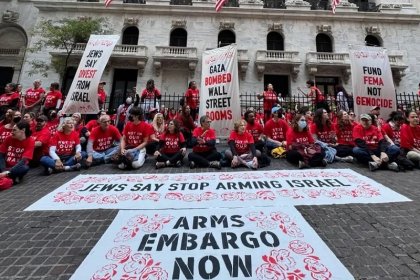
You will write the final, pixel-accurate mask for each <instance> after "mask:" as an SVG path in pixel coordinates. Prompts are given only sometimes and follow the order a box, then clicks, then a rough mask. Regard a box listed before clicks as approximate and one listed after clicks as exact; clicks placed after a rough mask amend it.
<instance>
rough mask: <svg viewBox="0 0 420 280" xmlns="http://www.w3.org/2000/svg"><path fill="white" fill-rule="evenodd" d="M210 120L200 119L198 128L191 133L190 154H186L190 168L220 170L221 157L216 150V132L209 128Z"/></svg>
mask: <svg viewBox="0 0 420 280" xmlns="http://www.w3.org/2000/svg"><path fill="white" fill-rule="evenodd" d="M210 124H211V120H210V118H209V117H207V116H201V117H200V126H199V127H197V128H195V129H194V131H193V135H192V139H191V145H192V152H191V153H189V154H188V160H189V162H190V168H191V169H193V168H196V167H213V168H216V169H220V168H221V165H220V160H221V159H222V155H221V154H220V153H219V152H217V149H216V132H215V131H214V129H212V128H211V127H210Z"/></svg>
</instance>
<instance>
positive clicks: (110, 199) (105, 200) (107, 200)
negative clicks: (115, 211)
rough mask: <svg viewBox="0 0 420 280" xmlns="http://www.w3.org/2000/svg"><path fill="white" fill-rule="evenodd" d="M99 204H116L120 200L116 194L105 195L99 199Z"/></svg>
mask: <svg viewBox="0 0 420 280" xmlns="http://www.w3.org/2000/svg"><path fill="white" fill-rule="evenodd" d="M97 202H98V204H115V203H117V202H118V198H117V196H116V195H115V194H112V195H107V196H103V197H101V198H99V199H98V201H97Z"/></svg>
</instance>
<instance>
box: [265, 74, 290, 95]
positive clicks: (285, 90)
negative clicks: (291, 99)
mask: <svg viewBox="0 0 420 280" xmlns="http://www.w3.org/2000/svg"><path fill="white" fill-rule="evenodd" d="M267 84H272V85H273V88H274V91H275V92H277V94H281V97H286V96H290V93H289V76H286V75H264V90H265V89H266V87H267Z"/></svg>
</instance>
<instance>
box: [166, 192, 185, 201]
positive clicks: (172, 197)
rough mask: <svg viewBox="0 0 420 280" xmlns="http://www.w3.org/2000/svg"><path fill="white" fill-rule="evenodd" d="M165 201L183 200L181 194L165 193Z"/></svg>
mask: <svg viewBox="0 0 420 280" xmlns="http://www.w3.org/2000/svg"><path fill="white" fill-rule="evenodd" d="M165 199H170V200H182V199H183V194H182V193H173V192H170V193H167V194H166V195H165Z"/></svg>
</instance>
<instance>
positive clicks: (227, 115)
mask: <svg viewBox="0 0 420 280" xmlns="http://www.w3.org/2000/svg"><path fill="white" fill-rule="evenodd" d="M206 116H207V117H209V118H210V119H211V120H213V121H220V120H231V119H232V110H222V111H211V112H207V113H206Z"/></svg>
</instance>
